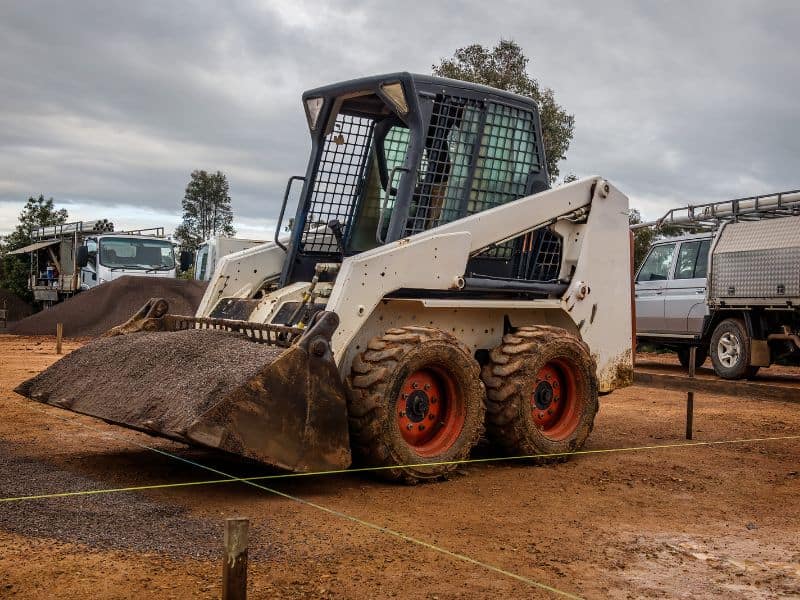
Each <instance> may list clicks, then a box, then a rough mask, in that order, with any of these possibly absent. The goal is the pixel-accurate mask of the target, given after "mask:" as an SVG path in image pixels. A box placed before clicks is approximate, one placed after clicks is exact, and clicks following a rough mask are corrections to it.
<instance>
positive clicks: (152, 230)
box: [114, 227, 164, 238]
mask: <svg viewBox="0 0 800 600" xmlns="http://www.w3.org/2000/svg"><path fill="white" fill-rule="evenodd" d="M114 234H115V235H143V236H148V237H159V238H163V237H164V228H163V227H148V228H147V229H131V230H128V231H115V232H114Z"/></svg>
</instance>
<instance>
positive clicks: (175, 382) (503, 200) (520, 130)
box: [18, 73, 632, 482]
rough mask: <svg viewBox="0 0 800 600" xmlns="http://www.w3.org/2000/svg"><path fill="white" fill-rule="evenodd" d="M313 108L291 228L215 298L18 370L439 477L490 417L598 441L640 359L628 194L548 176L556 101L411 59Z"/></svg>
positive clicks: (310, 457)
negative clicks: (611, 402) (546, 120)
mask: <svg viewBox="0 0 800 600" xmlns="http://www.w3.org/2000/svg"><path fill="white" fill-rule="evenodd" d="M303 106H304V108H305V113H306V118H307V121H308V128H309V130H310V133H311V142H312V144H311V156H310V159H309V162H308V167H307V169H306V172H305V175H303V176H295V177H292V178H290V180H289V183H288V185H287V188H286V194H285V196H284V198H283V205H282V206H281V209H280V214H279V217H278V226H277V228H276V234H275V240H274V242H270V243H267V244H264V245H261V246H258V247H255V248H251V249H248V250H244V251H242V252H238V253H235V254H231V255H229V256H226V257H224V258H223V259H222V260H221V261H220V263H219V265H218V267H217V270H216V273H215V274H214V277H213V278H212V281H211V283H210V285H209V287H208V289H207V291H206V293H205V296H204V298H203V300H202V303H201V305H200V307H199V309H198V311H197V314H196V315H172V314H169V307H168V305H167V303H166V302H165V301H164V300H160V299H153V300H151V301H150V302H149V303H148V304H147V305H146V306H145V307H143V308H142V309H141V310H140V311H139V312H138V313H137V314H136V315H134V316H133V317H132V318H131V319H130V321H128V322H127V323H125V324H124V325H121V326H119V327H117V328H115V329H114V330H112V331H111V332H109V334H107V336H106V337H104V338H102V339H100V340H97V341H95V342H92V343H90V344H88V345H86V346H85V347H83V348H81V349H79V350H76V351H75V352H73V353H72V354H70V355H68V356H67V357H65V358H63V359H62V360H60V361H59V362H57V363H55V364H54V365H53V366H51V367H50V368H49V369H48V370H47V371H45V372H44V373H42V374H40V375H39V376H37V377H34V378H33V379H31V380H29V381H27V382H25V383H24V384H22V385H21V386H20V388H18V391H19V392H20V393H22V394H24V395H26V396H28V397H30V398H32V399H34V400H38V401H41V402H46V403H48V404H52V405H55V406H61V407H63V408H67V409H70V410H73V411H77V412H80V413H84V414H88V415H93V416H95V417H98V418H101V419H104V420H106V421H108V422H112V423H116V424H119V425H123V426H126V427H131V428H135V429H138V430H142V431H145V432H148V433H150V434H153V435H159V436H165V437H169V438H173V439H176V440H180V441H183V442H187V443H190V444H197V445H201V446H206V447H211V448H218V449H222V450H225V451H228V452H232V453H236V454H240V455H243V456H247V457H250V458H253V459H256V460H258V461H262V462H264V463H267V464H270V465H274V466H277V467H281V468H284V469H289V470H293V471H297V472H309V471H316V470H329V469H340V468H346V467H348V466H349V465H350V464H351V462H356V463H357V464H359V465H374V466H381V467H386V469H385V470H381V471H380V472H381V473H383V474H384V475H385V476H387V477H389V478H391V479H396V480H402V481H406V482H416V481H420V480H425V479H434V478H438V477H441V476H443V475H446V474H447V473H448V472H450V471H451V470H452V469H453V468H455V465H453V464H451V461H457V460H460V459H464V458H466V457H467V456H468V455H469V453H470V450H471V449H472V447H473V446H474V445H475V444H476V443H477V442H478V440H479V437H481V436H482V435H483V433H484V431H485V433H486V436H487V437H488V438H489V440H491V441H492V442H493V443H495V444H496V445H498V446H499V447H500V448H502V449H503V451H504V452H508V453H511V454H540V453H553V452H570V451H573V450H577V449H578V448H580V447H581V445H582V444H583V443H584V441H585V440H586V438H587V436H588V435H589V432H590V431H591V429H592V425H593V421H594V417H595V413H596V411H597V409H598V394H599V393H604V392H610V391H612V390H613V389H615V388H617V387H620V386H624V385H627V384H629V383H630V382H631V379H632V356H631V340H632V327H631V293H630V286H631V278H630V273H631V266H630V253H629V237H628V216H627V211H628V202H627V198H626V197H625V196H624V195H623V194H622V193H620V192H619V191H618V190H617V189H616V188H615V187H613V186H612V185H611V184H610V183H609V182H607V181H606V180H604V179H602V178H600V177H590V178H587V179H582V180H579V181H576V182H573V183H569V184H566V185H562V186H560V187H557V188H555V189H550V185H549V177H548V173H547V169H546V167H545V156H544V148H543V145H542V135H541V127H540V121H539V115H538V111H537V107H536V105H535V103H534V102H533V101H531V100H530V99H528V98H523V97H520V96H517V95H514V94H511V93H507V92H503V91H499V90H495V89H491V88H488V87H484V86H480V85H474V84H469V83H464V82H459V81H452V80H447V79H441V78H435V77H429V76H421V75H412V74H409V73H395V74H390V75H382V76H376V77H367V78H363V79H357V80H353V81H347V82H344V83H339V84H335V85H330V86H326V87H321V88H318V89H314V90H311V91H308V92H306V93H305V94H304V95H303ZM294 183H299V184H301V186H302V189H301V191H300V195H299V201H298V206H297V212H296V214H295V216H294V218H293V219H291V220H288V222H289V224H290V229H291V234H290V236H288V237H279V232H281V230H282V227H283V225H284V217H285V210H286V206H287V201H288V199H289V197H290V191H291V188H292V184H294ZM254 342H255V343H254ZM430 463H437V464H433V465H431V464H430ZM417 465H423V466H417Z"/></svg>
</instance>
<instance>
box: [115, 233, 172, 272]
mask: <svg viewBox="0 0 800 600" xmlns="http://www.w3.org/2000/svg"><path fill="white" fill-rule="evenodd" d="M100 264H101V265H103V266H104V267H109V268H111V269H146V270H150V269H155V270H158V271H168V270H170V269H174V268H175V253H174V251H173V249H172V243H171V242H168V241H166V240H157V239H152V238H122V237H118V238H117V237H104V238H101V239H100Z"/></svg>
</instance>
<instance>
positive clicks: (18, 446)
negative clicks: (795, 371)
mask: <svg viewBox="0 0 800 600" xmlns="http://www.w3.org/2000/svg"><path fill="white" fill-rule="evenodd" d="M77 345H78V344H77V343H75V342H68V343H67V349H72V348H75V347H77ZM53 346H54V344H53V340H52V338H23V337H13V336H0V403H2V411H3V412H2V414H3V419H2V420H0V461H2V462H0V469H2V470H3V471H2V472H3V479H4V483H3V486H4V489H3V495H4V496H9V495H12V494H13V493H15V492H16V493H31V491H32V490H33V491H37V492H56V491H60V490H62V489H84V488H85V487H86V486H88V485H93V486H94V487H105V488H108V487H120V486H129V485H147V484H154V483H163V482H168V481H190V480H201V479H208V478H217V477H218V476H216V475H213V474H209V473H205V472H203V471H202V470H200V469H197V468H196V467H193V466H191V465H189V464H186V463H182V462H178V461H175V460H172V459H170V458H168V457H165V456H163V455H158V454H155V453H153V452H151V451H148V450H146V449H143V448H141V447H139V446H136V444H137V443H138V444H146V445H150V446H153V447H156V448H159V449H163V450H166V451H169V452H175V453H177V454H178V455H180V456H182V457H185V458H189V459H191V460H195V461H199V462H201V463H203V464H209V465H213V466H214V467H215V468H217V469H219V470H222V471H224V472H226V473H234V474H236V475H252V474H261V473H265V472H267V471H266V470H265V469H263V468H262V467H260V466H258V465H253V464H250V463H245V462H243V461H240V460H238V459H236V458H231V457H223V456H221V455H219V454H215V453H213V452H203V451H198V450H186V449H185V448H184V447H182V446H180V445H179V444H174V443H171V442H168V441H160V440H155V439H154V438H150V437H148V436H146V435H144V434H140V433H137V432H133V431H127V430H121V429H117V428H114V427H112V426H109V425H106V424H104V423H101V422H98V421H95V420H92V419H89V418H86V417H82V416H78V415H74V414H72V413H69V412H65V411H61V410H59V409H56V408H52V407H47V406H42V405H39V404H36V403H32V402H30V401H27V400H24V399H23V398H21V397H19V396H17V395H16V394H14V393H13V392H12V391H11V390H12V389H13V387H14V386H15V385H17V384H18V383H19V382H20V381H21V380H23V379H25V378H27V377H30V376H31V375H32V374H34V373H36V372H38V371H39V370H41V369H43V368H45V367H46V366H47V365H48V364H50V363H51V362H53V361H54V360H55V359H56V358H57V357H56V356H55V355H54V353H53ZM684 402H685V396H684V394H681V393H679V392H670V391H663V390H655V389H649V388H642V387H631V388H627V389H625V390H619V391H617V392H615V393H613V394H611V395H609V396H605V397H603V398H601V410H600V413H599V415H598V418H597V421H596V426H595V430H594V432H593V434H592V435H591V436H590V438H589V443H588V447H589V448H591V449H615V448H630V447H640V446H651V445H665V444H676V443H681V442H683V439H682V437H683V430H684V422H683V415H684ZM792 435H800V409H799V408H798V405H797V404H789V403H781V402H774V401H761V400H759V399H757V398H747V399H742V398H734V397H727V396H707V395H703V394H698V395H697V397H696V398H695V440H696V441H712V440H720V441H725V440H732V439H745V438H763V437H778V436H792ZM798 441H799V440H798V439H793V440H775V441H760V442H747V443H738V444H722V445H715V446H695V447H674V448H669V449H668V448H662V449H656V450H639V451H627V452H613V453H600V454H588V455H582V456H575V457H572V458H571V460H569V461H568V462H566V463H561V464H554V465H547V466H537V465H532V464H523V463H520V462H502V463H483V464H481V463H475V464H470V465H467V466H465V467H464V468H463V469H462V470H461V473H462V476H459V477H456V478H454V479H452V480H450V481H447V482H443V483H438V484H430V485H422V486H416V487H404V486H397V485H389V484H386V483H382V482H377V481H373V480H371V479H369V478H368V477H366V476H364V475H358V474H351V475H337V476H324V477H316V478H303V479H294V480H282V481H281V480H277V481H271V482H266V483H267V485H268V486H269V487H272V488H274V489H276V490H280V491H281V492H284V493H288V494H292V495H294V496H296V497H299V498H302V499H304V500H307V501H311V502H314V503H317V504H319V505H322V506H324V507H327V508H330V509H333V510H336V511H340V512H342V513H346V514H347V515H352V516H354V517H358V518H360V519H364V520H366V521H369V522H371V523H374V524H377V525H380V526H385V527H389V528H392V529H394V530H397V531H399V532H402V533H403V534H406V535H408V536H412V537H414V538H415V539H419V540H422V541H424V542H426V543H431V544H435V545H437V546H438V547H441V548H445V549H448V550H450V551H453V552H458V553H461V554H464V555H467V556H470V557H472V558H474V559H476V560H479V561H482V562H485V563H488V564H491V565H495V566H497V567H500V568H502V569H504V570H506V571H508V572H510V573H514V574H518V575H521V576H523V577H525V578H528V579H530V580H533V581H537V582H542V583H543V584H546V585H549V586H553V587H555V588H557V589H559V590H563V591H565V592H568V593H570V594H573V595H576V596H581V597H586V598H609V597H610V598H641V597H647V598H675V597H685V598H690V597H691V598H698V597H722V598H774V597H779V596H797V595H800V544H799V543H798V539H800V502H798V497H799V496H800V475H799V472H800V447H799V446H798ZM57 486H58V487H57ZM234 515H245V516H249V517H250V519H251V523H252V531H251V546H250V547H251V564H250V593H251V597H253V598H268V597H289V598H306V597H317V598H318V597H337V598H338V597H344V598H377V597H400V598H430V599H433V598H438V599H445V598H476V599H477V598H497V599H501V598H502V599H504V600H505V599H507V598H522V597H525V598H538V597H542V598H547V597H556V596H554V595H553V594H552V593H550V592H546V591H543V590H541V589H539V588H536V587H532V586H530V585H529V584H526V583H523V582H520V581H518V580H515V579H513V578H511V577H509V576H507V575H503V574H500V573H497V572H493V571H490V570H487V569H485V568H483V567H480V566H477V565H474V564H470V563H465V562H463V561H460V560H457V559H454V558H453V557H451V556H447V555H444V554H441V553H438V552H436V551H434V550H431V549H429V548H424V547H421V546H418V545H415V544H413V543H411V542H409V541H405V540H402V539H398V538H396V537H392V536H389V535H387V534H385V533H381V532H378V531H375V530H372V529H369V528H367V527H364V526H363V525H358V524H355V523H353V522H351V521H347V520H344V519H342V518H341V517H338V516H335V515H332V514H329V513H326V512H323V511H321V510H319V509H317V508H314V507H311V506H308V505H302V504H299V503H297V502H295V501H292V500H290V499H286V498H281V497H277V496H275V495H272V494H270V493H269V492H267V491H263V490H259V489H255V488H252V487H248V486H246V485H243V484H239V483H233V484H225V485H215V486H202V487H183V488H172V489H161V490H150V491H141V492H136V493H125V494H108V495H104V496H95V497H93V498H91V499H90V498H87V497H78V498H59V499H52V500H38V501H33V502H28V503H24V504H13V503H7V504H0V596H2V597H18V598H50V597H64V598H67V597H69V598H73V597H96V598H128V597H165V596H169V597H175V598H183V597H200V598H218V597H219V595H220V589H221V588H220V573H221V563H220V559H219V558H217V557H218V555H219V553H220V552H219V550H218V547H219V544H221V523H222V521H223V519H224V518H225V517H227V516H234Z"/></svg>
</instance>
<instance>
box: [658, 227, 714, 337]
mask: <svg viewBox="0 0 800 600" xmlns="http://www.w3.org/2000/svg"><path fill="white" fill-rule="evenodd" d="M710 245H711V240H710V239H705V240H685V241H683V242H681V244H680V248H678V257H677V260H676V261H675V270H674V274H673V276H672V277H671V278H670V279H669V280H668V281H667V289H666V292H665V294H664V322H665V324H666V327H667V331H670V332H672V333H676V334H687V335H688V334H700V333H701V330H702V327H703V317H704V316H705V315H706V270H707V267H708V250H709V247H710Z"/></svg>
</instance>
